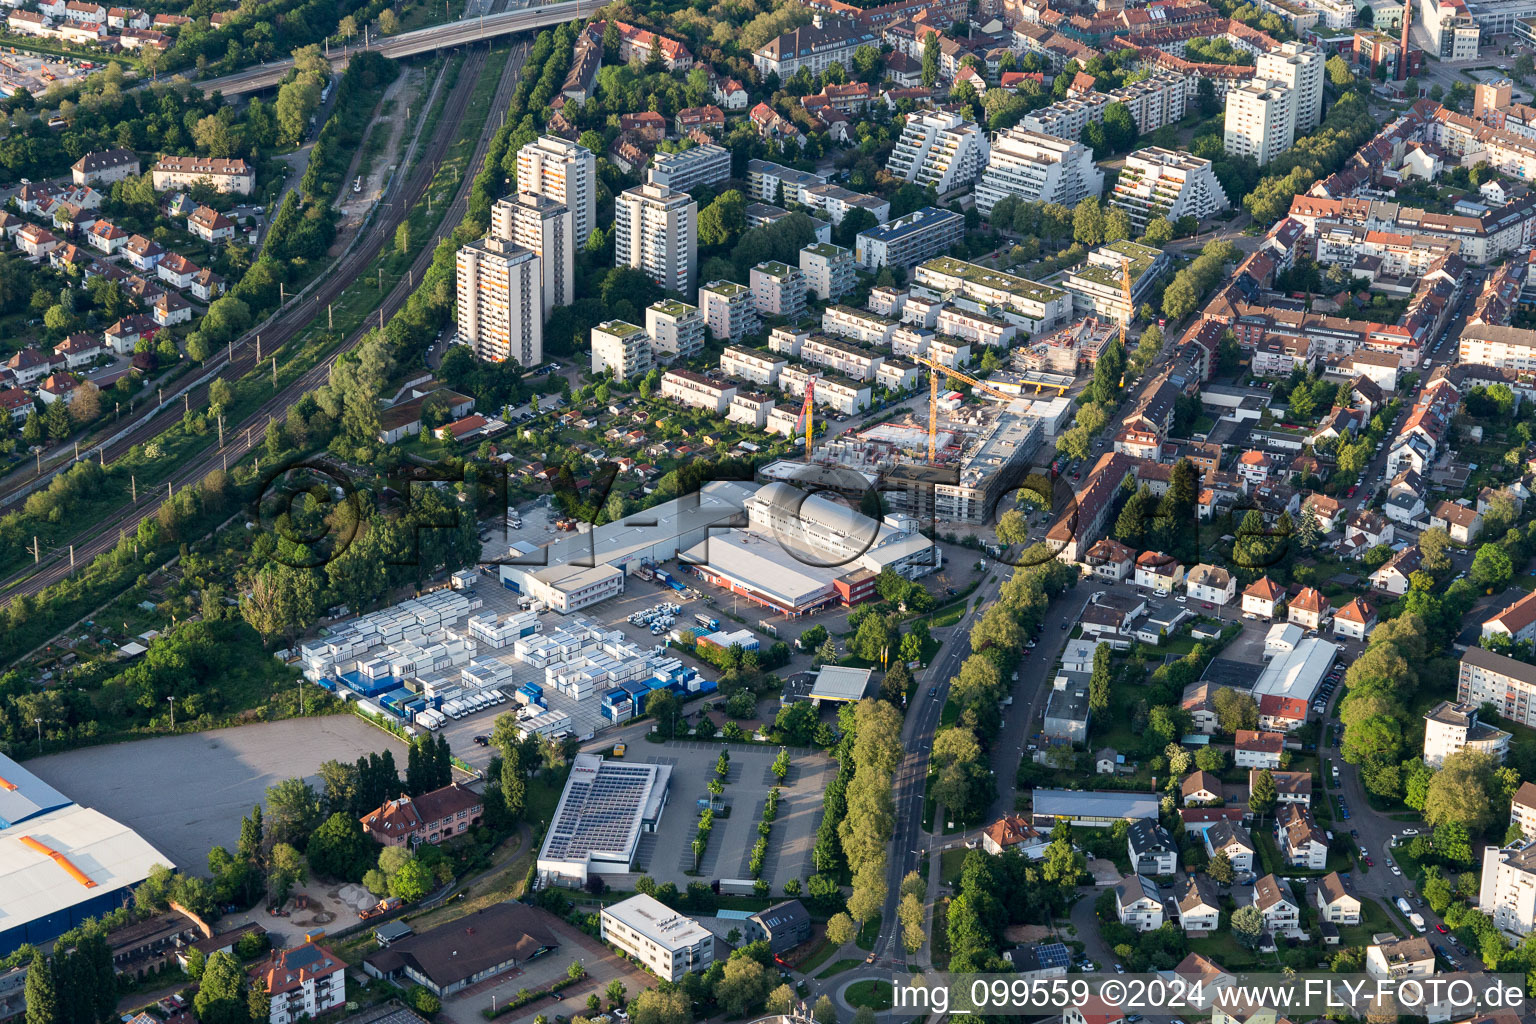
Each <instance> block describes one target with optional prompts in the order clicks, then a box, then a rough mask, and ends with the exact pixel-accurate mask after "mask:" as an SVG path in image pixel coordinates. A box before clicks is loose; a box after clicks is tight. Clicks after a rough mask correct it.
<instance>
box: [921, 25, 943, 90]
mask: <svg viewBox="0 0 1536 1024" xmlns="http://www.w3.org/2000/svg"><path fill="white" fill-rule="evenodd" d="M939 57H940V53H939V34H938V33H937V32H929V33H928V35H927V36H926V37H925V38H924V39H923V88H925V89H932V88H933V87H934V86H935V85H937V84H938V81H939Z"/></svg>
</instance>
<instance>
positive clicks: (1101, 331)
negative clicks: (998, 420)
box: [1009, 316, 1120, 376]
mask: <svg viewBox="0 0 1536 1024" xmlns="http://www.w3.org/2000/svg"><path fill="white" fill-rule="evenodd" d="M1119 330H1120V327H1119V325H1118V324H1117V323H1114V322H1113V321H1110V320H1107V319H1100V318H1099V317H1093V316H1090V317H1084V318H1083V319H1081V320H1078V321H1075V322H1073V323H1071V324H1068V325H1067V326H1066V327H1063V328H1062V329H1061V330H1059V331H1055V332H1053V333H1051V334H1047V335H1045V336H1043V337H1040V338H1036V339H1035V340H1033V341H1030V342H1028V343H1026V344H1024V345H1020V346H1019V347H1017V348H1015V349H1014V350H1013V351H1012V352H1010V353H1009V359H1010V361H1011V362H1012V364H1013V368H1014V369H1015V370H1018V371H1020V372H1023V373H1048V374H1062V375H1068V374H1070V375H1072V376H1076V375H1078V374H1081V373H1086V372H1088V371H1090V370H1092V369H1093V365H1094V364H1095V363H1096V362H1098V360H1099V356H1100V355H1101V354H1102V353H1103V352H1104V350H1105V349H1106V348H1108V347H1109V343H1110V341H1111V340H1112V339H1113V338H1114V337H1115V335H1116V334H1117V333H1118V332H1119Z"/></svg>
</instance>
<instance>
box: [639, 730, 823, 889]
mask: <svg viewBox="0 0 1536 1024" xmlns="http://www.w3.org/2000/svg"><path fill="white" fill-rule="evenodd" d="M720 750H721V747H720V746H719V745H717V744H714V743H702V742H694V741H689V742H681V743H668V744H666V745H664V746H653V745H651V744H650V743H643V744H641V745H638V746H635V747H631V748H630V753H629V758H628V759H629V760H632V761H643V762H647V763H652V764H670V765H671V766H672V792H671V796H670V797H669V799H668V802H667V809H666V811H665V812H664V813H663V815H662V822H661V827H660V828H659V829H657V830H656V832H654V833H651V834H649V835H646V836H644V837H643V838H642V839H641V842H640V850H639V854H638V857H637V860H638V863H639V865H640V867H641V870H642V871H643V872H644V873H646V874H648V875H650V876H651V877H652V878H654V879H656V880H657V881H658V882H675V883H676V884H677V886H678V888H685V887H687V885H688V883H689V882H697V881H709V880H712V879H716V878H751V877H752V875H751V872H750V871H748V864H749V862H750V860H751V856H752V845H753V844H754V843H755V842H757V823H758V822H759V821H760V820H761V818H762V811H763V805H764V803H765V802H766V801H767V799H768V790H769V789H771V788H772V787H773V785H774V784H776V783H777V781H778V780H777V779H775V778H774V776H773V773H772V771H771V770H770V766H771V765H772V764H773V759H774V758H775V757H776V756H777V755H778V750H777V749H776V748H770V747H764V748H749V747H740V746H733V747H731V773H730V775H729V776H728V777H727V779H726V784H725V794H724V796H723V797H722V799H723V800H724V801H725V802H726V803H729V804H730V805H731V815H730V817H728V818H719V817H716V819H715V828H714V831H713V833H712V834H711V835H710V838H709V849H708V850H706V851H705V853H704V857H703V859H701V860H700V861H699V873H698V875H689V874H688V873H687V872H688V871H690V870H691V869H692V868H693V850H692V843H693V838H694V835H695V833H696V829H695V822H696V821H697V818H698V810H699V809H698V805H697V801H698V800H699V799H700V798H701V797H707V796H708V795H709V790H708V788H707V787H708V784H709V780H710V779H711V778H713V776H714V770H715V761H716V759H717V758H719V756H720ZM831 778H832V761H831V759H830V758H828V757H827V756H826V755H824V754H819V753H802V754H799V755H797V756H796V757H795V760H794V766H793V767H792V768H791V770H790V773H789V778H788V779H787V780H786V782H785V784H784V785H783V786H782V787H780V788H781V791H780V793H779V813H778V817H776V818H775V819H774V823H773V832H772V834H771V835H770V836H769V839H768V856H767V857H766V858H765V859H764V870H763V877H764V878H766V879H767V880H768V884H769V885H770V886H772V888H773V891H774V892H782V891H783V889H784V883H785V882H787V881H789V880H790V879H791V878H798V879H801V880H802V881H803V880H804V879H806V878H809V877H810V876H811V874H812V869H811V847H812V846H813V845H814V841H815V838H816V827H817V826H818V825H820V824H821V808H822V794H823V793H824V792H825V790H826V786H827V783H828V782H830V781H831ZM621 877H627V876H621ZM613 881H614V884H615V885H618V884H620V883H619V881H618V880H617V879H615V880H613Z"/></svg>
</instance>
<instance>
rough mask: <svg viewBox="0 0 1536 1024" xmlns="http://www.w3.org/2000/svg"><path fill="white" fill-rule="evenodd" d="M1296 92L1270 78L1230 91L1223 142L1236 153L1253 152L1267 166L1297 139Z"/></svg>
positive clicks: (1256, 158) (1261, 164) (1242, 154)
mask: <svg viewBox="0 0 1536 1024" xmlns="http://www.w3.org/2000/svg"><path fill="white" fill-rule="evenodd" d="M1295 102H1296V96H1295V94H1294V93H1293V92H1292V91H1291V90H1290V89H1286V88H1284V87H1283V86H1278V85H1275V84H1273V83H1270V82H1267V81H1258V80H1255V81H1252V82H1249V83H1248V84H1247V85H1245V86H1243V87H1242V88H1240V89H1233V90H1231V91H1230V92H1228V93H1227V113H1226V121H1225V123H1224V125H1223V130H1222V145H1223V147H1224V148H1225V149H1226V151H1227V152H1228V153H1230V154H1232V155H1233V156H1249V157H1252V158H1253V159H1254V161H1255V162H1256V163H1257V164H1258V165H1259V166H1260V167H1263V166H1264V165H1265V164H1267V163H1269V162H1270V161H1271V160H1273V159H1274V158H1275V157H1277V156H1279V155H1280V154H1281V153H1283V152H1285V151H1286V150H1287V149H1290V148H1291V143H1292V142H1294V141H1295V137H1296V136H1295V125H1296V112H1295V109H1294V105H1295Z"/></svg>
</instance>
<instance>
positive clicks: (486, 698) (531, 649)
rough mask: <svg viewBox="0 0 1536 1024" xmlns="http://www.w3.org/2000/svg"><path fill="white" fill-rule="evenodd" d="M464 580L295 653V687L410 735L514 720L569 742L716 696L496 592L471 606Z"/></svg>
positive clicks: (616, 635)
mask: <svg viewBox="0 0 1536 1024" xmlns="http://www.w3.org/2000/svg"><path fill="white" fill-rule="evenodd" d="M474 577H475V574H474V573H461V574H458V576H457V577H456V578H455V586H456V587H459V588H460V589H455V590H440V591H436V592H434V593H430V594H426V595H424V596H422V597H419V598H413V599H412V600H409V601H405V602H402V603H401V604H397V605H394V606H392V607H389V608H385V609H382V610H380V611H377V612H374V613H371V614H369V615H364V616H361V617H359V618H357V619H353V620H351V621H349V622H347V623H345V624H343V625H342V626H340V627H338V628H337V629H335V630H333V631H332V632H331V634H330V635H329V636H325V637H322V638H320V639H318V640H315V641H312V642H310V643H307V644H305V645H303V646H302V647H301V648H300V659H301V665H302V668H303V671H304V675H305V678H307V679H309V680H310V681H312V682H314V683H316V684H317V685H319V686H322V687H325V688H326V689H328V690H330V691H332V692H335V693H338V694H341V695H342V696H343V697H344V698H346V699H350V700H355V701H356V702H357V704H358V707H359V709H360V710H362V711H364V712H365V713H367V714H369V715H372V716H374V717H375V718H379V719H382V720H385V721H392V722H393V723H395V724H397V725H399V726H402V727H407V728H408V729H410V730H429V731H430V730H435V729H440V728H443V727H444V726H445V725H447V724H448V723H449V722H450V721H459V720H461V719H464V718H466V717H469V716H473V715H477V714H480V713H481V712H488V711H490V712H495V713H496V714H500V713H503V712H514V713H515V714H516V715H517V716H518V720H519V727H520V729H521V731H522V733H523V734H524V735H532V734H538V735H543V736H560V735H567V734H568V735H572V736H576V737H578V738H580V739H588V738H591V737H592V736H593V735H595V734H596V733H597V732H599V731H600V730H602V729H605V728H609V727H611V726H615V725H619V724H622V723H623V722H626V721H628V720H629V719H631V718H633V717H635V716H636V715H638V714H642V713H643V712H644V710H645V699H646V697H647V695H648V694H649V693H650V692H651V691H652V690H658V689H670V690H672V691H674V692H675V693H677V694H678V695H679V696H682V697H685V698H686V697H689V696H697V695H700V694H705V693H709V692H711V691H713V690H714V689H715V687H716V684H715V683H714V682H713V681H711V680H706V679H704V678H703V677H702V676H701V675H700V674H699V673H698V671H697V670H696V669H694V668H692V667H691V666H687V665H685V664H684V663H683V662H682V660H681V659H680V658H677V657H675V656H673V655H672V654H671V653H669V652H668V649H667V648H666V646H665V645H664V644H661V643H656V644H653V645H651V646H649V647H647V646H645V645H643V644H642V643H641V642H640V641H637V640H635V639H633V638H631V637H630V636H629V635H627V634H626V633H625V632H623V631H622V630H618V629H612V628H608V627H606V626H603V625H602V624H600V623H598V622H595V621H593V620H592V619H590V618H587V617H586V616H585V615H581V614H572V615H560V614H556V613H553V612H542V613H539V612H534V611H531V610H526V609H523V608H521V607H519V605H520V604H521V603H523V602H522V601H519V599H518V598H517V596H516V595H515V594H514V593H512V592H511V591H508V590H505V589H503V588H501V587H498V586H495V585H491V586H486V587H484V588H483V589H484V591H485V593H484V596H482V595H481V593H480V591H479V589H478V588H476V587H475V583H476V582H478V581H477V580H476V579H475V578H474ZM524 600H526V599H524ZM492 717H494V716H492ZM485 731H486V732H489V718H488V719H487V728H486V729H485Z"/></svg>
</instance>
